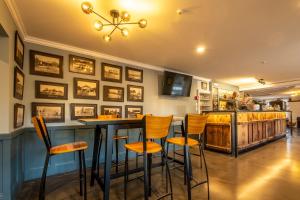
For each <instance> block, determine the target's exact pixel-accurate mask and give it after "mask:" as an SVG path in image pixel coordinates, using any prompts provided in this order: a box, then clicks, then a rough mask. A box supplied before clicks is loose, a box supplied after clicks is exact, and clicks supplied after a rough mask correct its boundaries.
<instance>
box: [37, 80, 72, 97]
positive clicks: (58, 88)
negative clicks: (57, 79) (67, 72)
mask: <svg viewBox="0 0 300 200" xmlns="http://www.w3.org/2000/svg"><path fill="white" fill-rule="evenodd" d="M35 98H39V99H62V100H68V84H65V83H53V82H46V81H35Z"/></svg>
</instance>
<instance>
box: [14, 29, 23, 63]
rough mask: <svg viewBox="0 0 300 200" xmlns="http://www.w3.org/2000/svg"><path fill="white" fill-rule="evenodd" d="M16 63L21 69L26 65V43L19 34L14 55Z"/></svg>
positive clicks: (16, 38) (16, 37)
mask: <svg viewBox="0 0 300 200" xmlns="http://www.w3.org/2000/svg"><path fill="white" fill-rule="evenodd" d="M14 59H15V62H16V63H17V64H18V65H19V67H20V68H21V69H23V63H24V43H23V41H22V39H21V37H20V35H19V33H18V31H16V33H15V53H14Z"/></svg>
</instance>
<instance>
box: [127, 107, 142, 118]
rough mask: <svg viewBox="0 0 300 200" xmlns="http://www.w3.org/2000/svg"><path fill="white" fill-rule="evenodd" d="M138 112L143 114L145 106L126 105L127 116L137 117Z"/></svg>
mask: <svg viewBox="0 0 300 200" xmlns="http://www.w3.org/2000/svg"><path fill="white" fill-rule="evenodd" d="M137 114H141V115H142V114H143V106H136V105H126V106H125V117H126V118H136V115H137Z"/></svg>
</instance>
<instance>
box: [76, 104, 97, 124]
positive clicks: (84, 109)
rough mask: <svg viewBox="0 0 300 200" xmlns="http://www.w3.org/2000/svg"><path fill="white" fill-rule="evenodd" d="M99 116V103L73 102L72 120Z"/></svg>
mask: <svg viewBox="0 0 300 200" xmlns="http://www.w3.org/2000/svg"><path fill="white" fill-rule="evenodd" d="M87 118H97V104H81V103H71V120H77V119H87Z"/></svg>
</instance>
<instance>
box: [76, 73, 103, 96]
mask: <svg viewBox="0 0 300 200" xmlns="http://www.w3.org/2000/svg"><path fill="white" fill-rule="evenodd" d="M73 93H74V98H77V99H95V100H99V81H98V80H91V79H82V78H74V86H73Z"/></svg>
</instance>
